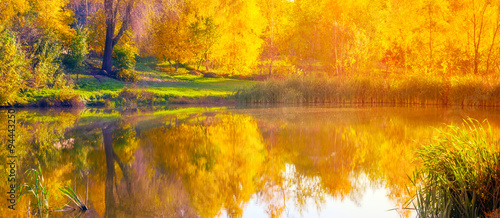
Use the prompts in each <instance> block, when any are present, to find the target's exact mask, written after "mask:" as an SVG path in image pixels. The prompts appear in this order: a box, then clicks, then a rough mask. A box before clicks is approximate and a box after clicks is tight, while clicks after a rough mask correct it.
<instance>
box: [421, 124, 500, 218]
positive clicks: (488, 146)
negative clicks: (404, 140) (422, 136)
mask: <svg viewBox="0 0 500 218" xmlns="http://www.w3.org/2000/svg"><path fill="white" fill-rule="evenodd" d="M499 145H500V144H499V141H498V140H497V139H495V138H494V135H493V133H492V131H491V128H490V127H489V124H487V123H480V122H478V121H474V120H471V119H469V120H467V121H466V122H465V123H464V124H463V126H461V127H457V126H449V128H448V130H447V131H444V132H441V133H440V135H439V136H438V137H437V138H436V139H434V140H433V142H432V143H430V144H428V145H424V146H423V147H422V148H421V149H420V150H419V151H418V159H419V160H420V161H422V163H423V166H422V168H421V169H420V170H419V171H418V172H417V173H416V174H415V176H414V180H413V185H414V187H415V188H416V191H417V194H416V195H415V198H414V199H413V204H414V206H415V208H416V210H417V213H418V215H419V217H485V216H486V217H489V216H492V217H498V216H499V215H500V213H498V210H497V209H498V208H499V207H500V171H499V169H500V152H499ZM495 210H496V211H495Z"/></svg>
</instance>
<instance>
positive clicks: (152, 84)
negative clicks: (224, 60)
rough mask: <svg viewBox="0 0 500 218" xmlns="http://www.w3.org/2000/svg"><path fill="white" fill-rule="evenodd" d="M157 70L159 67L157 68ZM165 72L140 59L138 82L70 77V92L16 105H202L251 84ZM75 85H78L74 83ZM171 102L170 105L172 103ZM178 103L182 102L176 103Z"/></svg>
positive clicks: (31, 96)
mask: <svg viewBox="0 0 500 218" xmlns="http://www.w3.org/2000/svg"><path fill="white" fill-rule="evenodd" d="M158 66H159V67H158ZM156 68H158V69H165V65H164V64H158V65H157V63H156V61H155V60H154V59H151V58H141V59H139V61H138V63H137V66H136V73H137V75H138V76H139V81H137V82H135V83H126V82H122V81H118V80H116V79H113V78H109V77H104V76H93V75H85V74H80V75H78V81H77V80H76V78H77V75H70V77H71V78H72V80H73V81H75V83H76V88H75V89H74V90H73V91H68V90H67V89H66V91H65V92H62V91H61V90H58V89H42V90H39V91H29V92H25V93H22V94H21V95H20V98H19V99H21V100H20V101H18V104H17V105H21V106H22V105H24V106H42V107H43V106H49V107H53V106H55V107H59V106H75V105H85V104H86V105H87V106H107V107H115V106H122V105H126V106H140V105H162V104H167V103H168V102H181V103H182V102H190V103H194V102H202V101H200V99H208V100H204V101H203V102H207V103H208V102H210V101H211V100H213V99H226V98H228V97H230V96H232V94H234V93H235V92H236V91H237V90H239V89H242V88H247V87H249V86H251V85H252V84H254V82H253V81H247V80H238V79H231V78H205V77H203V75H201V74H200V75H192V74H189V70H187V69H186V68H184V67H181V68H179V70H178V71H177V72H166V71H159V70H158V69H156ZM76 81H77V82H76ZM172 99H174V100H173V101H171V100H172ZM175 99H181V100H177V101H176V100H175Z"/></svg>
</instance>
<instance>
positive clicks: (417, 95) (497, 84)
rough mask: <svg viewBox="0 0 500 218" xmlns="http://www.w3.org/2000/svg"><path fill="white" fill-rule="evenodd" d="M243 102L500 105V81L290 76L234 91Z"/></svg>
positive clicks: (438, 78) (462, 77)
mask: <svg viewBox="0 0 500 218" xmlns="http://www.w3.org/2000/svg"><path fill="white" fill-rule="evenodd" d="M235 97H236V99H237V100H238V101H239V102H245V103H340V104H383V105H385V104H387V105H412V104H420V105H461V106H478V107H499V106H500V80H498V79H497V78H493V77H479V76H477V77H475V76H456V77H451V78H442V77H433V76H408V77H406V78H404V79H401V78H380V77H313V76H307V77H289V78H286V79H269V80H267V81H264V82H259V83H256V84H255V85H254V86H252V87H250V88H247V89H242V90H239V91H238V92H236V94H235Z"/></svg>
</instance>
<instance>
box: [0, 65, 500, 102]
mask: <svg viewBox="0 0 500 218" xmlns="http://www.w3.org/2000/svg"><path fill="white" fill-rule="evenodd" d="M134 73H135V74H136V77H137V81H135V82H124V81H120V80H117V79H114V78H111V77H108V76H103V75H100V74H97V73H95V71H94V72H92V71H87V72H86V73H84V74H80V75H77V74H71V75H69V80H70V81H73V85H72V86H67V87H65V88H61V89H39V90H30V91H29V90H23V91H21V92H20V93H19V94H18V95H17V97H16V100H15V101H13V102H15V103H13V106H16V107H83V106H87V107H119V106H130V107H137V106H149V105H167V104H215V105H217V104H226V105H227V104H236V103H244V104H255V103H257V104H260V103H287V104H302V103H334V104H344V105H349V104H357V105H358V104H361V105H440V106H472V107H499V106H500V80H499V78H498V76H494V75H490V76H471V75H468V76H450V77H438V76H423V75H413V76H403V75H396V74H381V75H377V74H373V75H372V74H370V75H362V76H344V77H339V76H325V75H323V74H320V73H316V74H308V75H307V76H304V75H290V76H288V77H285V76H281V77H278V76H277V77H271V78H269V79H267V80H266V79H265V76H261V75H259V76H253V77H252V76H249V77H247V78H244V79H242V78H241V77H230V76H228V75H224V76H220V75H219V74H220V72H219V74H215V73H205V72H200V71H196V70H193V69H191V68H184V67H181V68H179V69H178V70H177V71H175V72H173V71H170V68H169V67H168V66H165V65H161V64H158V63H157V62H156V61H152V60H148V59H142V60H141V61H138V62H137V65H136V68H135V71H134ZM254 78H257V80H264V81H256V80H253V79H254ZM3 106H4V107H5V106H9V105H3Z"/></svg>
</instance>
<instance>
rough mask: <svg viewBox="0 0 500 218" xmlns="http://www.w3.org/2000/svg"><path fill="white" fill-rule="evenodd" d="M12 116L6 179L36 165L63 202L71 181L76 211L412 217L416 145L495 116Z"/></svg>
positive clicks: (295, 110)
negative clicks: (11, 161) (11, 163)
mask: <svg viewBox="0 0 500 218" xmlns="http://www.w3.org/2000/svg"><path fill="white" fill-rule="evenodd" d="M2 112H3V113H1V115H0V116H1V117H0V123H2V125H3V126H2V127H1V128H0V133H1V134H2V143H3V144H4V145H3V146H2V147H3V148H5V147H7V144H6V140H7V135H8V132H7V128H5V127H6V126H7V122H8V121H7V120H8V117H7V111H6V110H3V111H2ZM15 116H16V129H15V145H16V147H15V151H14V152H15V160H16V167H17V168H16V182H15V184H17V185H21V184H22V183H24V182H28V183H29V182H32V180H30V179H29V176H28V175H27V174H24V172H25V171H26V170H28V169H32V168H33V169H38V166H40V168H41V171H42V174H43V177H44V185H45V187H47V188H49V189H50V191H49V195H48V196H49V197H48V199H49V201H48V203H49V208H51V209H52V210H57V209H60V208H61V207H62V206H63V205H64V204H66V203H68V199H67V198H65V197H64V196H63V195H62V193H61V191H60V190H59V189H58V188H59V187H68V186H69V187H72V189H73V190H74V191H75V192H76V194H77V195H78V196H79V197H80V199H81V200H82V201H84V202H86V205H88V207H89V208H90V210H89V211H87V212H86V213H85V214H83V216H82V217H158V216H163V217H181V216H184V217H197V216H201V217H226V216H228V217H401V216H402V217H412V216H415V213H414V212H412V210H411V209H402V208H403V207H406V206H407V205H406V201H407V200H408V199H409V198H410V197H411V196H412V194H413V193H411V192H412V190H411V189H410V190H409V189H407V187H408V186H409V185H410V180H409V177H411V176H412V174H413V172H414V170H415V169H417V168H418V167H419V161H418V160H417V159H416V158H415V149H417V148H419V146H420V145H422V144H425V143H429V142H430V140H431V138H432V137H433V136H435V135H436V134H437V132H438V131H439V130H440V129H444V128H445V127H446V125H447V124H455V125H460V124H461V123H462V120H463V119H466V118H468V117H471V118H474V119H477V120H479V121H483V120H484V119H487V120H488V121H489V123H490V124H491V127H492V128H493V130H496V129H499V127H500V113H498V111H496V110H493V109H474V108H465V109H464V108H440V107H420V106H418V107H341V106H336V105H311V106H300V107H298V106H297V107H292V106H261V107H252V108H247V107H179V108H162V107H159V108H141V109H96V108H90V109H80V110H70V109H68V110H61V109H46V110H38V109H18V110H17V111H16V113H15ZM494 132H495V131H494ZM1 152H2V162H7V161H8V156H7V155H8V153H7V152H8V151H7V149H3V150H2V151H1ZM2 167H3V171H2V172H5V173H2V175H0V179H2V181H5V182H3V183H2V184H4V185H2V193H7V192H9V188H8V187H9V184H10V183H9V182H7V181H8V178H10V177H9V173H8V170H9V169H8V168H7V167H8V166H7V165H2ZM16 194H17V196H18V195H19V192H17V193H16ZM4 195H5V196H4V198H8V195H7V194H4ZM9 204H10V203H8V202H5V201H4V204H3V206H2V208H1V209H0V213H1V214H2V215H1V216H3V217H7V216H11V215H12V214H17V215H18V216H24V215H26V214H27V211H28V204H31V206H30V208H31V209H32V208H33V207H34V205H35V204H36V201H34V198H31V196H30V195H29V194H26V195H24V196H23V197H22V198H21V201H20V202H19V203H18V204H17V205H15V208H16V210H15V211H13V210H10V209H9V208H8V205H9ZM408 207H410V208H411V207H412V205H408ZM69 215H75V213H74V212H73V213H69V212H51V213H50V214H49V215H48V216H51V217H52V216H56V217H57V216H69ZM45 216H47V214H45Z"/></svg>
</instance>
